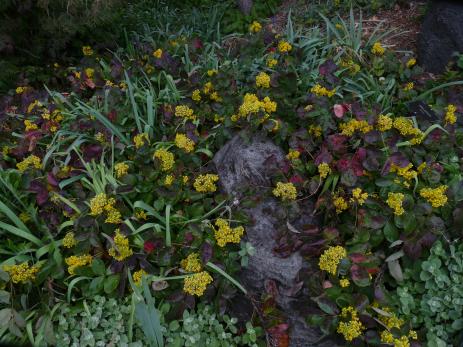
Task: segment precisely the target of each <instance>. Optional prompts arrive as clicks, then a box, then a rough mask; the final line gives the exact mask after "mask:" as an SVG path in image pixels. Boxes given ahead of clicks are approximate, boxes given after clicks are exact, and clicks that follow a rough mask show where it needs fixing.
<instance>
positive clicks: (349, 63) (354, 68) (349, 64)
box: [341, 59, 360, 75]
mask: <svg viewBox="0 0 463 347" xmlns="http://www.w3.org/2000/svg"><path fill="white" fill-rule="evenodd" d="M341 66H342V67H344V68H346V69H349V72H350V73H351V74H353V75H355V74H356V73H357V72H359V71H360V65H359V64H357V63H355V62H354V61H353V60H352V59H350V60H341Z"/></svg>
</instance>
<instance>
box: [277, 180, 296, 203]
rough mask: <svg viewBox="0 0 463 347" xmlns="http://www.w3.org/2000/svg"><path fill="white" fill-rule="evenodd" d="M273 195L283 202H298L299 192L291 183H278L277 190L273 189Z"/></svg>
mask: <svg viewBox="0 0 463 347" xmlns="http://www.w3.org/2000/svg"><path fill="white" fill-rule="evenodd" d="M273 195H275V196H276V197H277V198H281V200H283V201H287V200H296V197H297V190H296V187H295V186H294V184H292V183H291V182H288V183H283V182H277V186H276V188H275V189H273Z"/></svg>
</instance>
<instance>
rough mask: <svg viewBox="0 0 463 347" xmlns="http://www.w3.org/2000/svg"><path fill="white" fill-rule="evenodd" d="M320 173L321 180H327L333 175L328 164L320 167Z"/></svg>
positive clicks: (322, 164)
mask: <svg viewBox="0 0 463 347" xmlns="http://www.w3.org/2000/svg"><path fill="white" fill-rule="evenodd" d="M318 173H319V174H320V178H321V179H323V178H326V177H327V176H328V175H329V174H330V173H331V168H330V166H329V165H328V164H327V163H321V164H319V165H318Z"/></svg>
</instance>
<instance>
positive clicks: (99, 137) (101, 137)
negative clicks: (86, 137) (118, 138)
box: [95, 131, 106, 143]
mask: <svg viewBox="0 0 463 347" xmlns="http://www.w3.org/2000/svg"><path fill="white" fill-rule="evenodd" d="M95 140H97V141H98V142H100V143H103V142H105V140H106V138H105V135H104V134H103V133H102V132H101V131H99V132H97V133H96V134H95Z"/></svg>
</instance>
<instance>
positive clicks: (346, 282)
mask: <svg viewBox="0 0 463 347" xmlns="http://www.w3.org/2000/svg"><path fill="white" fill-rule="evenodd" d="M339 285H340V286H341V287H342V288H346V287H349V286H350V281H349V280H348V279H347V278H343V279H341V280H339Z"/></svg>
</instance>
